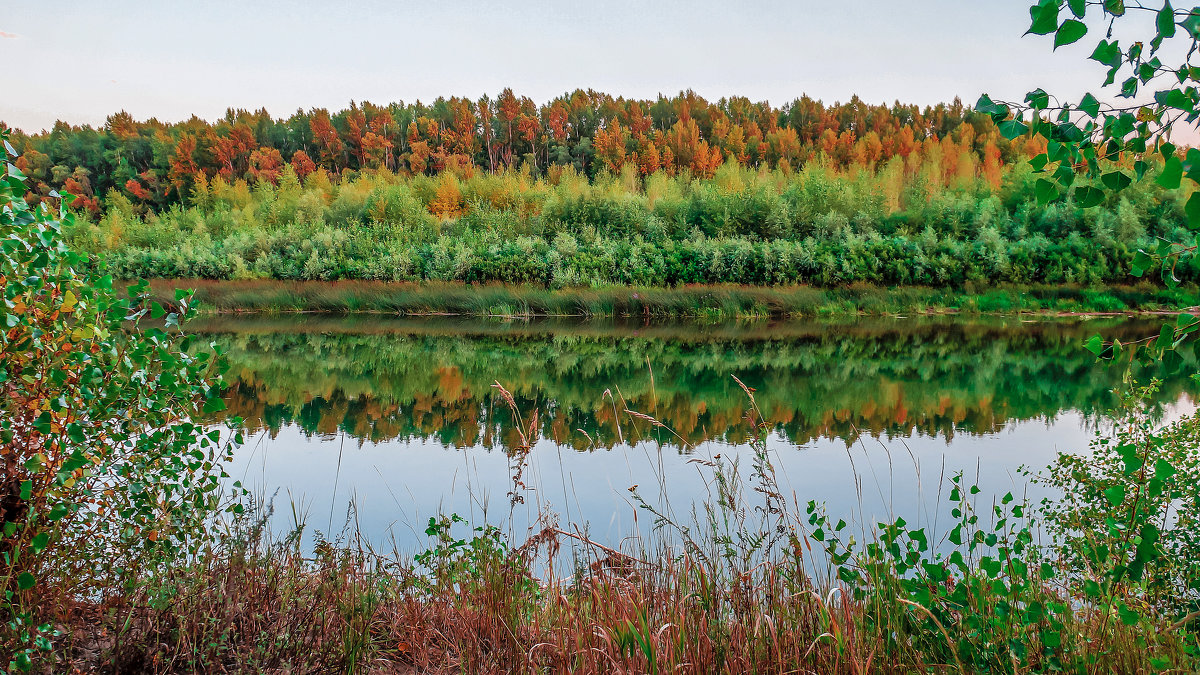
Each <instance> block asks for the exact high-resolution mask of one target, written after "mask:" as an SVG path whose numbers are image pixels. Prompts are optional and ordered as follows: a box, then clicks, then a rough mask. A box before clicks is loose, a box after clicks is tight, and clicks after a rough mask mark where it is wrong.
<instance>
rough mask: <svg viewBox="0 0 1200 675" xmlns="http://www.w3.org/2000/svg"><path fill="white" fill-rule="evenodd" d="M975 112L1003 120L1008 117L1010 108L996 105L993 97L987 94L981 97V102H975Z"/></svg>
mask: <svg viewBox="0 0 1200 675" xmlns="http://www.w3.org/2000/svg"><path fill="white" fill-rule="evenodd" d="M975 110H976V112H980V113H983V114H984V115H991V116H992V117H1001V118H1003V117H1007V116H1008V112H1009V110H1008V106H1006V105H1001V104H999V103H996V102H995V101H993V100H992V97H991V96H988V95H987V94H984V95H982V96H980V97H979V100H978V101H976V102H975Z"/></svg>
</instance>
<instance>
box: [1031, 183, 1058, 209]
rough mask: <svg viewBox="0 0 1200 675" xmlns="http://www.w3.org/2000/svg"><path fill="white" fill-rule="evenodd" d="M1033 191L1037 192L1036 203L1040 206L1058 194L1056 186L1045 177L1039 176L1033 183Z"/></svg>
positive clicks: (1052, 199)
mask: <svg viewBox="0 0 1200 675" xmlns="http://www.w3.org/2000/svg"><path fill="white" fill-rule="evenodd" d="M1034 191H1035V192H1036V193H1037V200H1038V204H1039V205H1042V206H1044V205H1046V204H1049V203H1050V202H1052V201H1054V200H1056V199H1058V195H1059V192H1058V186H1057V185H1055V184H1054V182H1053V181H1049V180H1046V179H1045V178H1039V179H1038V180H1037V182H1036V183H1034Z"/></svg>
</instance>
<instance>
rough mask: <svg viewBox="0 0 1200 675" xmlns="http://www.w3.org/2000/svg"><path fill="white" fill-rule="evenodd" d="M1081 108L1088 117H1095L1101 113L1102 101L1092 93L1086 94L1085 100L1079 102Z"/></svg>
mask: <svg viewBox="0 0 1200 675" xmlns="http://www.w3.org/2000/svg"><path fill="white" fill-rule="evenodd" d="M1079 109H1080V110H1082V111H1083V112H1084V113H1086V114H1087V116H1088V117H1091V118H1095V117H1096V116H1097V115H1099V114H1100V101H1099V100H1097V99H1096V97H1095V96H1092V95H1091V94H1084V96H1083V100H1081V101H1080V102H1079Z"/></svg>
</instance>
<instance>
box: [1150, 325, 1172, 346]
mask: <svg viewBox="0 0 1200 675" xmlns="http://www.w3.org/2000/svg"><path fill="white" fill-rule="evenodd" d="M1173 344H1175V327H1174V326H1172V325H1171V324H1169V323H1164V324H1163V327H1162V329H1161V330H1159V331H1158V339H1157V340H1155V341H1154V347H1155V348H1156V349H1160V350H1167V349H1170V348H1171V345H1173Z"/></svg>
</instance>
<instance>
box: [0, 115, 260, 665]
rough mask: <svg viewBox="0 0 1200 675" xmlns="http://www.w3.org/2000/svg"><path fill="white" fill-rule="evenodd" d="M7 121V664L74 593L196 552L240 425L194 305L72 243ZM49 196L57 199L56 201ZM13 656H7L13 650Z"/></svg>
mask: <svg viewBox="0 0 1200 675" xmlns="http://www.w3.org/2000/svg"><path fill="white" fill-rule="evenodd" d="M8 134H9V132H8V131H7V130H0V140H2V141H3V142H2V143H0V145H2V146H3V147H0V169H2V172H0V288H2V302H0V527H2V529H0V593H3V595H2V596H0V638H3V640H4V642H3V646H4V647H6V648H7V649H6V650H5V651H7V652H8V654H9V655H10V656H9V657H8V663H7V666H8V669H9V670H12V669H22V670H24V669H28V668H30V667H31V666H32V665H33V660H34V658H35V657H36V656H37V654H38V652H39V650H44V649H49V648H50V645H51V638H52V637H53V636H52V629H51V626H52V625H53V623H52V619H53V618H54V614H53V613H54V610H55V608H56V607H61V606H62V605H61V604H60V603H61V602H62V601H65V600H70V599H76V598H90V599H103V598H104V597H105V596H106V595H111V594H114V593H119V592H128V591H129V590H131V589H132V587H133V586H134V585H136V584H137V583H138V581H139V580H141V579H145V578H147V577H148V575H149V574H150V573H152V572H153V571H154V570H155V569H159V568H161V567H162V566H165V565H168V564H170V563H171V562H173V561H177V560H179V559H180V558H182V557H186V555H187V554H188V552H189V551H194V550H195V547H196V546H197V545H198V543H199V541H200V539H201V535H202V534H203V530H202V528H203V526H204V524H205V523H206V522H207V521H208V520H209V519H210V518H211V517H212V516H213V514H214V513H215V512H216V510H217V509H218V508H219V506H220V503H221V494H222V487H223V486H222V482H221V478H222V476H223V474H222V473H221V469H220V464H221V461H222V460H223V459H224V458H226V457H227V453H228V451H229V449H230V448H231V447H232V444H233V442H236V441H240V438H238V434H236V433H234V434H227V435H226V436H225V437H224V438H222V435H221V433H220V432H219V431H216V430H210V429H206V428H205V427H203V426H201V425H200V424H199V423H198V421H197V420H198V418H199V416H200V414H202V413H204V412H212V411H215V410H219V409H220V408H221V407H223V403H222V402H221V399H220V398H218V393H219V391H220V382H221V380H220V366H219V361H220V359H219V358H218V355H217V353H216V352H215V351H214V350H213V349H209V348H204V347H200V346H197V345H193V344H192V343H191V340H190V338H188V337H186V336H185V335H183V334H182V332H181V331H180V329H179V325H180V322H181V321H183V320H184V319H185V318H186V317H187V316H188V315H189V313H190V311H191V310H190V308H189V306H188V300H189V297H188V296H187V295H185V294H182V293H181V294H180V295H179V296H178V298H177V300H178V305H179V308H180V311H177V312H170V313H168V312H167V311H165V310H164V309H163V308H162V307H161V306H160V305H158V304H156V303H148V300H147V298H146V296H145V294H144V290H143V289H142V288H139V287H137V286H135V287H132V288H130V289H129V290H128V291H126V292H119V291H118V290H117V289H115V288H114V287H113V282H112V279H111V277H109V276H106V275H104V273H103V270H100V269H97V268H96V266H95V265H94V264H93V263H92V262H90V261H88V260H87V259H86V258H84V257H81V256H80V255H77V254H75V253H73V252H71V251H70V250H68V248H67V247H66V246H65V244H64V241H63V230H64V228H68V227H70V226H71V224H72V216H71V214H70V212H69V211H68V210H67V208H66V204H67V203H68V202H69V201H70V200H71V199H73V197H71V196H70V195H57V194H56V195H53V197H54V198H53V199H52V200H48V201H43V202H42V203H41V204H39V205H38V206H37V207H30V206H29V205H28V204H27V203H26V202H25V198H24V196H25V194H26V187H25V181H24V178H25V177H24V176H23V175H22V173H21V171H20V170H19V169H18V168H17V167H16V166H14V165H13V164H12V163H10V162H11V161H13V160H15V155H16V152H15V151H14V149H13V148H12V146H11V145H10V144H9V142H8ZM49 201H53V202H57V208H56V209H55V210H51V207H50V204H49ZM0 663H2V661H0Z"/></svg>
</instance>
